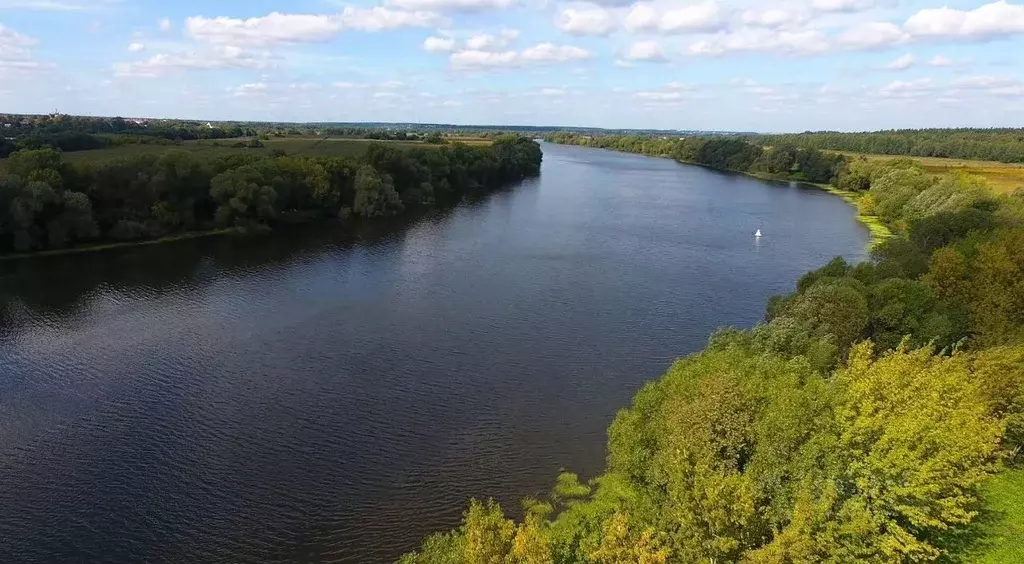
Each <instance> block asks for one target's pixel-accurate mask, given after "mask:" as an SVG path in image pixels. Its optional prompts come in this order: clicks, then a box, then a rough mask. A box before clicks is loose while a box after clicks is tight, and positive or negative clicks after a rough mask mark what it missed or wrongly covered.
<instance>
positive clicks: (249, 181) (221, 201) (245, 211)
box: [210, 166, 277, 227]
mask: <svg viewBox="0 0 1024 564" xmlns="http://www.w3.org/2000/svg"><path fill="white" fill-rule="evenodd" d="M210 185H211V186H210V196H211V197H212V198H213V200H214V201H215V202H217V204H218V208H217V222H218V223H219V224H220V225H235V226H240V227H245V226H249V225H252V224H254V223H255V224H259V223H261V222H263V221H266V220H269V219H272V218H273V217H274V216H275V215H276V213H277V210H276V209H275V208H274V205H275V202H276V201H277V193H276V192H274V189H273V188H271V187H270V186H267V185H266V183H265V180H264V179H263V177H262V176H261V175H260V173H259V171H257V170H256V169H255V168H253V167H251V166H243V167H239V168H237V169H234V170H231V171H228V172H222V173H221V174H218V175H217V176H215V177H213V180H212V181H211V182H210Z"/></svg>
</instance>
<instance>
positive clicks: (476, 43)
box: [466, 29, 519, 51]
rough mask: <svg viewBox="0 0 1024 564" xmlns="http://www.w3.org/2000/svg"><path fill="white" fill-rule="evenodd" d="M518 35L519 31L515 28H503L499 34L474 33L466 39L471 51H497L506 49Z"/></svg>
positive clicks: (467, 46) (467, 47) (468, 48)
mask: <svg viewBox="0 0 1024 564" xmlns="http://www.w3.org/2000/svg"><path fill="white" fill-rule="evenodd" d="M518 37H519V31H517V30H514V29H505V30H502V31H501V33H500V34H498V35H492V34H490V33H484V34H480V35H474V36H473V37H470V38H469V39H467V40H466V49H467V50H470V51H497V50H501V49H505V48H506V47H508V46H509V45H510V44H511V43H512V42H513V41H515V40H516V38H518Z"/></svg>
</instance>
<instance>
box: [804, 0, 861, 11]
mask: <svg viewBox="0 0 1024 564" xmlns="http://www.w3.org/2000/svg"><path fill="white" fill-rule="evenodd" d="M811 7H813V8H814V9H815V10H818V11H819V12H862V11H864V10H869V9H871V8H874V7H875V0H813V1H812V2H811Z"/></svg>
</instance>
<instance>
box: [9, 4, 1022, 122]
mask: <svg viewBox="0 0 1024 564" xmlns="http://www.w3.org/2000/svg"><path fill="white" fill-rule="evenodd" d="M1022 55H1024V0H1022V3H1014V2H1012V1H1006V0H1000V1H997V2H989V3H986V2H966V1H959V0H786V1H782V0H761V1H756V0H685V1H683V0H654V1H651V2H634V3H630V2H629V0H593V1H591V2H577V1H559V0H370V1H367V0H357V1H351V2H350V1H347V0H294V1H287V2H286V1H284V0H246V1H241V0H207V1H197V0H178V1H175V2H166V1H156V0H0V112H2V111H6V112H17V113H42V112H50V111H53V110H59V111H61V112H64V113H72V114H94V115H122V116H128V117H182V118H196V119H211V120H227V119H240V120H241V119H244V120H288V121H314V120H315V121H416V122H443V123H462V124H533V125H578V126H598V127H637V128H679V129H716V130H744V131H747V130H756V131H803V130H808V129H812V130H818V129H840V130H864V129H882V128H899V127H937V126H986V127H987V126H1015V127H1021V126H1024V72H1022V65H1024V56H1022Z"/></svg>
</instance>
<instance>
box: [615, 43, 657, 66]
mask: <svg viewBox="0 0 1024 564" xmlns="http://www.w3.org/2000/svg"><path fill="white" fill-rule="evenodd" d="M622 58H623V59H625V60H627V61H649V62H658V63H662V62H665V61H667V60H668V59H667V58H666V57H665V53H663V52H662V50H661V45H660V44H659V43H658V42H657V41H637V42H636V43H634V44H632V45H630V46H629V49H627V50H626V52H625V53H623V55H622Z"/></svg>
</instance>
